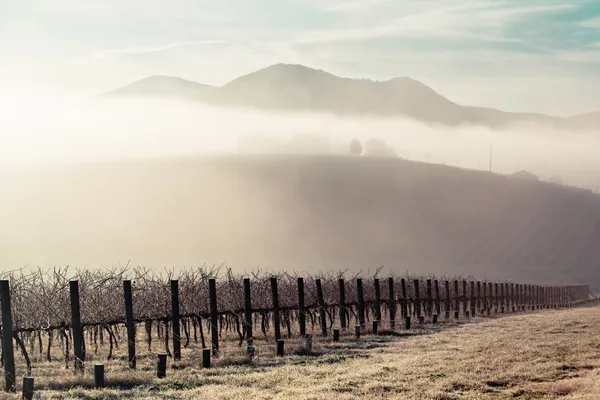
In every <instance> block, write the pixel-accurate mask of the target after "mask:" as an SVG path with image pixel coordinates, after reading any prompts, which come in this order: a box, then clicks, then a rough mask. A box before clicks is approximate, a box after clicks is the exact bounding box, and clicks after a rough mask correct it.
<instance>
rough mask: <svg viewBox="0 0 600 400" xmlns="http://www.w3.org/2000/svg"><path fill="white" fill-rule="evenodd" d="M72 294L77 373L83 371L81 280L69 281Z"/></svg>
mask: <svg viewBox="0 0 600 400" xmlns="http://www.w3.org/2000/svg"><path fill="white" fill-rule="evenodd" d="M69 292H70V295H71V328H72V329H73V354H74V356H75V373H82V372H83V361H84V359H83V347H82V342H83V337H82V336H83V335H82V333H83V331H82V329H81V314H80V310H79V281H69Z"/></svg>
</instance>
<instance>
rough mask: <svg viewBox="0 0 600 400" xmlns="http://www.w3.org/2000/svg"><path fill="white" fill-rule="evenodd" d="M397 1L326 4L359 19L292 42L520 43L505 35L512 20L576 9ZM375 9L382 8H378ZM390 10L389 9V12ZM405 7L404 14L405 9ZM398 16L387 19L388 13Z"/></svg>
mask: <svg viewBox="0 0 600 400" xmlns="http://www.w3.org/2000/svg"><path fill="white" fill-rule="evenodd" d="M396 4H397V6H398V7H397V8H396V7H391V5H390V4H389V3H388V2H386V1H384V0H373V1H364V0H362V1H356V2H351V3H349V4H347V5H342V4H334V5H326V6H325V10H328V11H331V12H340V13H344V14H345V15H347V14H349V13H350V14H352V15H354V16H355V17H356V18H357V19H355V21H356V20H358V21H359V23H358V24H356V23H355V25H357V26H353V27H350V28H347V27H333V28H329V29H320V30H312V31H306V32H302V33H300V34H299V35H298V36H297V37H296V39H295V41H296V42H298V43H318V42H333V41H353V40H361V39H373V38H382V37H396V36H397V37H435V38H438V39H445V38H462V39H470V40H481V41H492V42H520V41H521V39H520V38H516V37H510V36H506V35H505V32H503V31H504V30H505V28H507V27H509V26H510V25H511V24H512V23H514V22H515V21H518V20H519V19H521V18H523V17H526V16H528V15H532V14H543V13H556V12H562V11H569V10H574V9H577V8H578V6H576V5H573V4H554V5H529V6H518V7H514V6H513V7H499V6H498V4H499V3H496V2H469V3H467V4H463V5H460V6H456V5H452V6H446V5H444V4H445V3H444V2H438V3H436V4H440V5H442V6H440V7H437V8H435V7H431V3H429V2H427V3H426V4H423V3H421V4H422V5H421V7H416V6H415V4H417V3H410V4H412V7H406V4H402V3H400V4H398V3H396ZM378 8H385V9H379V10H378ZM392 10H393V12H392ZM405 10H408V13H407V12H406V11H405ZM364 12H367V13H368V14H369V15H373V14H377V15H378V18H379V20H378V21H372V20H364V21H362V20H361V19H360V15H361V14H362V13H364ZM403 12H404V13H405V14H404V15H402V16H400V17H395V18H387V16H388V15H398V14H402V13H403Z"/></svg>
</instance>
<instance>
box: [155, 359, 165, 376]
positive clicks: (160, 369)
mask: <svg viewBox="0 0 600 400" xmlns="http://www.w3.org/2000/svg"><path fill="white" fill-rule="evenodd" d="M166 376H167V355H166V354H164V353H163V354H159V355H158V364H157V366H156V377H157V378H158V379H162V378H164V377H166Z"/></svg>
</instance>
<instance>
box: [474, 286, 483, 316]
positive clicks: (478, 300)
mask: <svg viewBox="0 0 600 400" xmlns="http://www.w3.org/2000/svg"><path fill="white" fill-rule="evenodd" d="M475 309H476V310H479V312H480V313H481V314H483V311H482V310H481V281H477V301H476V304H475Z"/></svg>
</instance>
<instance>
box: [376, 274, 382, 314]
mask: <svg viewBox="0 0 600 400" xmlns="http://www.w3.org/2000/svg"><path fill="white" fill-rule="evenodd" d="M375 320H377V321H381V288H380V287H379V279H377V278H375Z"/></svg>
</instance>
